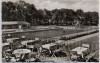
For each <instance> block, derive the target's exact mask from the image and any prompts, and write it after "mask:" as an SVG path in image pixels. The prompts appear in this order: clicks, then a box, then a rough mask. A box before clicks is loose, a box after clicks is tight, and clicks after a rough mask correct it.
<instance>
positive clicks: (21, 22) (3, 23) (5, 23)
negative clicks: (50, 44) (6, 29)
mask: <svg viewBox="0 0 100 63" xmlns="http://www.w3.org/2000/svg"><path fill="white" fill-rule="evenodd" d="M11 24H30V23H28V22H26V21H4V22H2V25H11Z"/></svg>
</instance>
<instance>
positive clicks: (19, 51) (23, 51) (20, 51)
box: [13, 49, 31, 54]
mask: <svg viewBox="0 0 100 63" xmlns="http://www.w3.org/2000/svg"><path fill="white" fill-rule="evenodd" d="M30 52H31V50H29V49H16V50H14V51H13V54H26V53H30Z"/></svg>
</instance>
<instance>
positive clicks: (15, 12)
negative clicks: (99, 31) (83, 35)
mask: <svg viewBox="0 0 100 63" xmlns="http://www.w3.org/2000/svg"><path fill="white" fill-rule="evenodd" d="M2 21H27V22H29V23H30V24H31V25H60V26H75V25H76V23H79V24H80V25H83V26H92V25H93V26H97V25H98V22H99V14H98V12H84V11H83V10H81V9H77V10H76V11H75V10H73V9H64V8H62V9H54V10H47V9H36V7H35V5H34V4H29V3H26V2H25V1H22V0H20V1H18V2H10V1H8V2H2Z"/></svg>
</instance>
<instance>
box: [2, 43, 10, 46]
mask: <svg viewBox="0 0 100 63" xmlns="http://www.w3.org/2000/svg"><path fill="white" fill-rule="evenodd" d="M8 45H10V44H9V43H3V44H2V46H8Z"/></svg>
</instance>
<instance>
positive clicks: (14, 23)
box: [2, 21, 30, 30]
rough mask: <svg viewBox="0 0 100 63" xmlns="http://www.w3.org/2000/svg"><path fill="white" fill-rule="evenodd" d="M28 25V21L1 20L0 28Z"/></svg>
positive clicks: (24, 27)
mask: <svg viewBox="0 0 100 63" xmlns="http://www.w3.org/2000/svg"><path fill="white" fill-rule="evenodd" d="M29 27H30V23H28V22H25V21H4V22H2V30H7V29H9V30H11V29H26V28H29Z"/></svg>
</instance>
